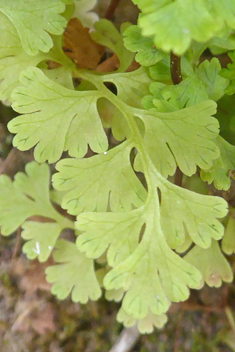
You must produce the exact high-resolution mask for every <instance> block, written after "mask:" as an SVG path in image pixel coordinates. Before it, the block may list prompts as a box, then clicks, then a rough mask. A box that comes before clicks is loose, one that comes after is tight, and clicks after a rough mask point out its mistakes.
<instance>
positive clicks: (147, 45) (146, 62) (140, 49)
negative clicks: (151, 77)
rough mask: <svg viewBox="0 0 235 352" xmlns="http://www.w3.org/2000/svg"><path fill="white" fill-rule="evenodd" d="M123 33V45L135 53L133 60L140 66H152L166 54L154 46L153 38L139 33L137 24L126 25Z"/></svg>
mask: <svg viewBox="0 0 235 352" xmlns="http://www.w3.org/2000/svg"><path fill="white" fill-rule="evenodd" d="M123 35H124V44H125V47H126V48H127V49H128V50H130V51H132V52H134V53H136V55H135V60H136V61H137V62H139V63H140V65H142V66H152V65H154V64H156V62H158V61H160V60H161V59H162V58H163V57H166V54H165V53H164V52H163V51H160V50H158V49H156V48H155V46H154V44H153V40H152V39H151V38H148V37H144V36H143V35H142V34H141V29H140V28H139V27H138V26H136V25H135V26H130V27H128V28H127V29H126V30H125V32H124V33H123Z"/></svg>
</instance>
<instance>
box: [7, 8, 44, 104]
mask: <svg viewBox="0 0 235 352" xmlns="http://www.w3.org/2000/svg"><path fill="white" fill-rule="evenodd" d="M0 32H1V40H0V99H1V100H5V99H8V100H9V99H10V96H11V93H12V90H13V89H14V88H15V87H17V86H18V84H19V75H20V72H21V71H23V70H25V69H26V68H27V67H28V66H37V65H38V64H39V62H41V61H42V60H44V58H45V55H44V54H42V53H39V54H38V55H36V56H30V55H28V54H27V53H26V52H25V51H24V50H23V49H22V46H21V42H20V38H19V36H18V33H17V31H16V29H15V27H14V26H13V24H12V23H11V22H10V20H9V19H8V18H7V17H6V16H5V15H4V14H2V13H1V12H0Z"/></svg>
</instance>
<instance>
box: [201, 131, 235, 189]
mask: <svg viewBox="0 0 235 352" xmlns="http://www.w3.org/2000/svg"><path fill="white" fill-rule="evenodd" d="M216 144H217V145H218V147H219V149H220V157H219V158H218V159H217V160H215V161H214V162H213V166H212V167H211V168H210V169H209V170H201V174H200V176H201V178H202V180H203V181H205V182H208V183H209V184H211V183H212V182H213V183H214V186H215V187H216V188H217V189H222V190H225V191H227V190H228V189H229V188H230V185H231V178H230V175H229V171H230V170H235V146H234V145H232V144H230V143H228V142H227V141H226V140H225V139H223V138H222V137H221V136H218V137H217V139H216Z"/></svg>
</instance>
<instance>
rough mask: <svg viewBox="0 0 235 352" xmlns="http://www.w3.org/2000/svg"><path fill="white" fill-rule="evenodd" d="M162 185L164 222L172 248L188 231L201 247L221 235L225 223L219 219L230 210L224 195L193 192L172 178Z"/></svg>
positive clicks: (183, 240)
mask: <svg viewBox="0 0 235 352" xmlns="http://www.w3.org/2000/svg"><path fill="white" fill-rule="evenodd" d="M160 188H161V225H162V228H163V232H164V235H165V237H166V239H167V242H168V244H169V245H170V247H171V248H177V247H179V246H181V245H182V244H183V243H184V242H185V236H186V235H187V234H188V235H189V237H190V238H191V240H192V241H193V242H194V243H196V244H197V245H198V246H200V247H201V248H208V247H209V246H210V245H211V239H215V240H219V239H221V238H222V236H223V234H224V227H223V225H222V224H221V223H220V221H219V220H218V219H219V218H223V217H224V216H226V214H227V211H228V210H227V203H226V201H225V200H224V199H223V198H219V197H214V196H205V195H201V194H198V193H194V192H192V191H189V190H186V189H184V188H180V187H177V186H175V185H173V184H171V183H169V182H168V183H167V187H160ZM169 214H171V215H170V216H169Z"/></svg>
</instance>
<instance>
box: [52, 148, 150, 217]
mask: <svg viewBox="0 0 235 352" xmlns="http://www.w3.org/2000/svg"><path fill="white" fill-rule="evenodd" d="M132 148H133V146H132V144H131V143H129V142H124V143H122V144H121V145H119V146H117V147H115V148H113V149H111V150H109V151H108V152H105V153H103V154H99V155H95V156H93V157H91V158H86V159H64V160H61V161H60V162H59V163H58V164H57V170H58V171H59V173H57V174H55V175H54V176H53V182H54V187H55V188H56V189H58V190H61V191H68V193H67V194H66V195H65V197H64V198H63V201H62V207H63V208H65V209H67V210H68V212H69V213H70V214H73V215H78V214H79V213H80V212H82V211H94V210H96V211H106V210H107V209H108V207H110V208H111V210H112V211H128V210H131V209H132V207H133V206H136V207H138V206H141V205H142V204H143V202H144V200H145V198H146V191H145V189H144V187H143V185H142V184H141V182H140V181H139V179H138V178H137V177H136V175H135V173H134V171H133V169H132V166H131V164H130V151H131V149H132Z"/></svg>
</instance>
